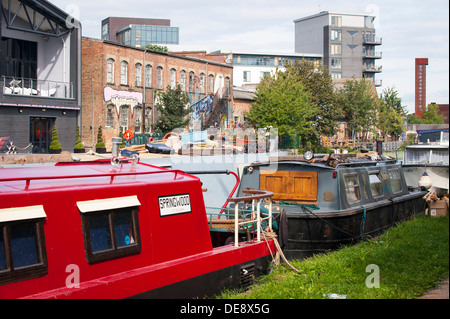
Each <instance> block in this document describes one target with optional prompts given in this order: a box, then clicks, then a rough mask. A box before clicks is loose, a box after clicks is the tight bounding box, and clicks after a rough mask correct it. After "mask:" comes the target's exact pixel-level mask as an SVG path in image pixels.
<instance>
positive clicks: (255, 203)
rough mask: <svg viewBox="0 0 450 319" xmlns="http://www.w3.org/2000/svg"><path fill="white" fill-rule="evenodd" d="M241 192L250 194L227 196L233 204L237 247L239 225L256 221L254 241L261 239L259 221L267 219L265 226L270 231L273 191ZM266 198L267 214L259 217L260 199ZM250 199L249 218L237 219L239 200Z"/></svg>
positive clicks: (237, 244) (246, 200) (245, 200)
mask: <svg viewBox="0 0 450 319" xmlns="http://www.w3.org/2000/svg"><path fill="white" fill-rule="evenodd" d="M243 193H246V194H251V195H250V196H243V197H235V198H228V200H227V201H228V202H233V203H234V204H235V205H234V247H239V226H241V225H245V224H249V223H254V222H256V241H257V242H260V241H261V222H262V221H263V220H268V225H267V228H269V229H270V231H272V197H273V193H272V192H269V191H265V190H244V191H243ZM263 199H265V200H268V216H267V217H264V218H263V217H261V201H262V200H263ZM249 201H251V203H252V205H251V207H252V209H251V219H250V220H244V221H241V222H240V221H239V217H238V216H239V205H238V203H239V202H249Z"/></svg>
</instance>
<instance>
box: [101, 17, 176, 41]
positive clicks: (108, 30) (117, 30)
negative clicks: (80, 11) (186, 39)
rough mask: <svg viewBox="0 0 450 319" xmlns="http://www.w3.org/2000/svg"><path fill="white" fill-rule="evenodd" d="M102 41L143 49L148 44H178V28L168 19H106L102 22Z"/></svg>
mask: <svg viewBox="0 0 450 319" xmlns="http://www.w3.org/2000/svg"><path fill="white" fill-rule="evenodd" d="M102 40H109V41H113V42H118V43H120V44H124V45H128V46H133V47H145V46H146V45H150V44H158V45H159V44H179V41H180V40H179V28H178V27H171V26H170V20H168V19H144V18H124V17H108V18H106V19H104V20H103V21H102Z"/></svg>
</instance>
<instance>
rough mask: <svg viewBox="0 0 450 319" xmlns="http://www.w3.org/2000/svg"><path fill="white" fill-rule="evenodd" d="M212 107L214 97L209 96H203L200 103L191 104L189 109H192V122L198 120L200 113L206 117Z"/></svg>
mask: <svg viewBox="0 0 450 319" xmlns="http://www.w3.org/2000/svg"><path fill="white" fill-rule="evenodd" d="M213 106H214V95H212V94H210V95H207V96H205V97H204V98H203V99H201V100H200V101H198V102H196V103H194V104H192V105H191V106H190V107H191V108H192V117H193V118H194V120H198V119H200V113H202V112H203V113H204V114H205V116H206V115H208V114H209V113H210V112H211V111H212V109H213Z"/></svg>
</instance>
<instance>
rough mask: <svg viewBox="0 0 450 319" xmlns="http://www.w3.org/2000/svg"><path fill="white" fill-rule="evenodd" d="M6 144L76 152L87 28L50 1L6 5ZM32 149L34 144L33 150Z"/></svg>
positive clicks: (0, 89) (10, 0)
mask: <svg viewBox="0 0 450 319" xmlns="http://www.w3.org/2000/svg"><path fill="white" fill-rule="evenodd" d="M0 39H1V40H0V139H1V138H2V137H8V138H9V140H11V141H13V143H14V145H15V146H16V147H18V149H19V151H20V149H22V148H25V147H27V146H29V147H28V148H27V149H26V151H24V152H33V153H48V152H49V145H50V142H51V137H52V130H53V127H54V126H55V125H56V127H57V130H58V136H59V141H60V143H61V147H62V150H63V151H70V152H73V148H74V145H75V135H76V130H77V126H80V120H81V25H80V23H79V22H78V21H76V20H75V19H74V18H72V17H71V16H70V15H68V14H67V13H65V12H64V11H62V10H61V9H59V8H58V7H56V6H54V5H53V4H51V3H50V2H48V1H45V0H1V7H0ZM30 144H31V145H30Z"/></svg>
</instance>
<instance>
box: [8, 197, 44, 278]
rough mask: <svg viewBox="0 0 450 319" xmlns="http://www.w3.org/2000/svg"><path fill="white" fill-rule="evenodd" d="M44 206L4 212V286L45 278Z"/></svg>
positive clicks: (11, 209)
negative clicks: (40, 277)
mask: <svg viewBox="0 0 450 319" xmlns="http://www.w3.org/2000/svg"><path fill="white" fill-rule="evenodd" d="M45 217H46V214H45V212H44V209H43V206H29V207H20V208H10V209H0V285H2V284H6V283H11V282H16V281H22V280H26V279H31V278H35V277H39V276H44V275H45V274H46V273H47V269H48V267H47V254H46V250H45V240H44V218H45Z"/></svg>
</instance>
